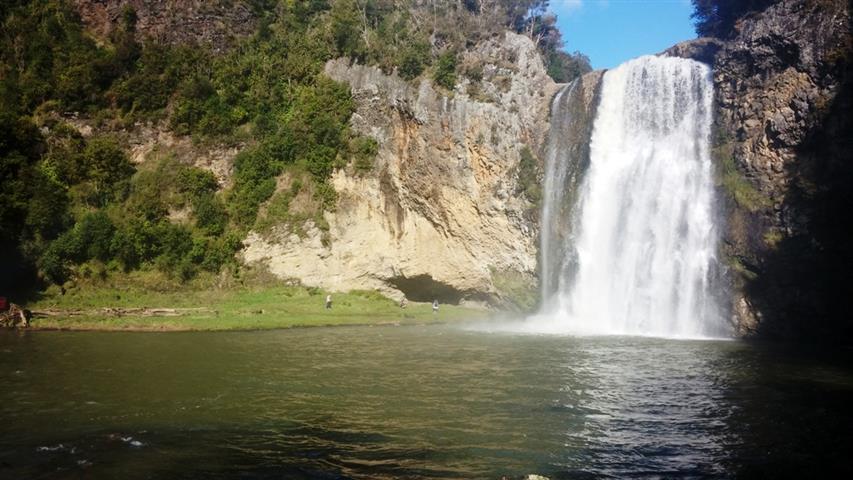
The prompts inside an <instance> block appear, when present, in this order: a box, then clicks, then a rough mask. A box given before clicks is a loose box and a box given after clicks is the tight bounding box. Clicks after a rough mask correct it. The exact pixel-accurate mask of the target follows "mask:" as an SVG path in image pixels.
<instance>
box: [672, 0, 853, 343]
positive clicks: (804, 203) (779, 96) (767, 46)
mask: <svg viewBox="0 0 853 480" xmlns="http://www.w3.org/2000/svg"><path fill="white" fill-rule="evenodd" d="M850 10H851V6H850V3H849V2H847V1H846V0H845V1H838V0H782V1H779V2H777V3H775V4H773V5H772V6H770V7H768V8H766V9H765V10H764V11H762V12H759V13H755V14H751V15H749V16H747V17H745V18H743V19H741V20H740V21H739V22H738V23H737V24H736V26H735V33H734V35H733V36H731V37H730V38H728V39H725V40H718V39H698V40H694V41H692V42H685V43H683V44H680V45H677V46H676V47H673V48H672V49H670V50H668V51H667V52H666V53H667V54H670V55H676V56H684V57H691V58H695V59H697V60H700V61H704V62H707V63H710V64H712V65H713V67H714V84H715V88H716V119H715V122H716V131H717V135H716V138H715V140H714V141H715V152H716V159H715V160H716V162H717V164H718V167H719V179H720V182H719V183H720V187H721V190H722V191H723V192H724V195H723V197H724V198H726V202H725V203H726V205H725V206H724V207H723V209H724V211H725V215H726V217H727V220H728V222H727V232H726V236H725V245H724V254H725V255H726V257H727V261H728V263H729V265H730V267H731V268H730V273H731V277H732V283H733V285H734V287H735V295H734V300H733V312H734V316H735V322H736V324H737V326H738V328H739V331H740V333H742V334H747V335H748V334H762V335H764V336H772V337H785V338H813V339H818V338H820V339H826V338H830V339H838V340H842V341H849V340H850V339H851V338H853V322H851V321H850V320H849V314H848V313H847V312H849V311H850V308H851V307H853V305H851V299H853V288H851V285H853V283H851V282H850V280H849V278H848V277H849V274H848V269H849V268H850V267H851V266H853V247H850V246H849V245H848V240H849V239H850V238H851V235H853V231H851V221H850V218H851V216H850V212H851V209H853V195H851V191H853V189H851V187H853V138H852V137H851V133H852V132H853V128H851V127H853V125H851V112H853V109H851V106H853V105H851V102H853V96H851V78H853V77H851V59H853V37H852V36H851V24H850Z"/></svg>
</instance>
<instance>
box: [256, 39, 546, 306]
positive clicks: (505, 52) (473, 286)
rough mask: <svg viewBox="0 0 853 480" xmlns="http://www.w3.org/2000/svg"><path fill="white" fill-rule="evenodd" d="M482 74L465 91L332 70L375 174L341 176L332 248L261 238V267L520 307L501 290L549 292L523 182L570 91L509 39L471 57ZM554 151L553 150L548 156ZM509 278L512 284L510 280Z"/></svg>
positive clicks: (311, 234) (527, 43) (530, 49)
mask: <svg viewBox="0 0 853 480" xmlns="http://www.w3.org/2000/svg"><path fill="white" fill-rule="evenodd" d="M461 63H462V65H473V66H475V67H476V68H479V69H481V71H482V80H480V81H479V82H476V83H474V82H473V81H472V80H470V79H467V78H464V77H460V82H459V83H458V84H457V86H456V88H455V90H454V91H453V92H448V91H444V90H442V89H440V88H438V87H436V86H434V85H433V84H432V83H431V82H430V81H429V80H421V81H420V82H418V83H410V82H406V81H405V80H403V79H401V78H399V77H398V76H396V75H394V74H392V75H386V74H385V73H383V72H382V71H381V70H379V69H378V68H374V67H366V66H361V65H353V64H351V63H350V62H349V61H347V60H345V59H337V60H332V61H330V62H328V63H327V64H326V69H325V73H326V74H327V75H328V76H330V77H331V78H333V79H335V80H338V81H341V82H346V83H348V84H349V85H350V86H351V87H352V93H353V96H354V98H355V100H356V102H357V112H356V113H355V114H354V115H353V118H352V120H351V122H352V126H353V128H354V130H356V131H357V132H359V133H361V134H363V135H366V136H369V137H372V138H374V139H376V140H377V141H378V143H379V153H378V155H377V158H376V164H375V167H374V169H373V171H372V172H371V173H369V174H367V175H363V176H359V175H356V174H352V173H347V171H345V170H340V171H338V172H336V173H335V174H334V176H333V179H332V182H333V185H334V187H335V190H336V191H337V192H338V196H339V200H338V204H337V208H336V210H335V211H334V212H333V213H326V220H327V221H328V223H329V237H328V240H329V241H327V242H325V244H324V242H323V241H322V234H321V232H320V230H319V229H317V228H316V227H314V226H313V224H311V223H310V222H309V223H308V225H307V226H306V227H307V228H305V230H306V232H307V234H306V235H305V236H304V237H302V238H300V237H299V236H296V235H288V234H280V235H275V234H274V235H271V236H268V238H264V237H262V236H261V235H259V234H250V236H249V238H248V239H247V241H246V242H245V243H246V245H247V246H246V248H245V250H244V253H243V255H244V259H245V260H246V261H247V262H262V263H264V264H266V265H267V266H268V268H269V269H270V270H271V271H272V272H273V273H274V274H276V275H278V276H280V277H283V278H284V277H290V278H295V279H298V280H299V281H301V282H302V283H304V284H307V285H316V286H321V287H324V288H329V289H333V290H349V289H361V288H377V289H380V290H383V291H384V292H386V293H388V294H391V295H392V296H397V297H399V296H401V295H403V294H405V295H407V296H408V298H409V299H411V300H415V301H429V300H432V299H433V298H438V299H439V300H442V301H449V302H457V301H467V302H477V303H488V304H490V305H503V306H506V305H507V304H512V303H513V301H512V299H511V298H510V295H509V294H508V293H507V292H506V291H502V290H501V288H500V286H499V285H504V284H506V283H508V282H507V281H506V280H507V279H511V281H510V282H509V283H512V284H514V285H516V286H517V285H522V286H523V287H525V288H530V289H532V288H535V284H536V281H535V272H536V253H537V249H536V238H537V223H536V217H537V215H538V208H537V207H536V206H535V205H533V204H532V203H531V201H530V200H529V199H528V198H526V197H525V195H523V194H522V191H521V186H520V185H519V182H518V164H519V159H520V153H519V152H520V150H521V149H522V147H523V146H525V145H527V146H529V147H530V149H531V150H532V151H534V152H540V153H541V150H542V145H543V141H544V138H545V135H546V133H547V131H548V123H547V122H548V105H549V103H550V99H551V97H552V95H553V94H554V93H555V91H556V90H557V85H555V84H554V83H553V82H552V81H551V79H550V78H549V77H548V76H547V74H546V72H545V68H544V66H543V64H542V60H541V58H540V56H539V53H538V52H537V50H536V47H535V45H534V44H533V42H532V41H531V40H530V39H528V38H527V37H524V36H521V35H516V34H513V33H506V35H505V36H504V37H502V38H496V39H492V40H490V41H487V42H485V43H483V44H481V45H479V46H478V47H476V48H474V49H472V50H470V51H469V52H467V53H466V54H464V56H463V58H462V62H461ZM540 156H541V155H540ZM496 280H498V281H496Z"/></svg>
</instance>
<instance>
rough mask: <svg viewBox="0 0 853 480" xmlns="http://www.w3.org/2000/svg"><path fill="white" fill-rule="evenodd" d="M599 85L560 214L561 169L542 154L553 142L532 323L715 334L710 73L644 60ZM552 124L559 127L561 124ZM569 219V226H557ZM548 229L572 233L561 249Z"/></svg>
mask: <svg viewBox="0 0 853 480" xmlns="http://www.w3.org/2000/svg"><path fill="white" fill-rule="evenodd" d="M602 81H603V84H602V85H601V97H600V98H601V99H600V103H599V105H598V108H597V112H596V115H595V121H594V124H593V129H592V134H591V138H590V140H589V166H588V168H587V169H586V172H585V173H584V176H583V179H582V181H581V182H580V184H579V190H578V192H577V198H576V200H575V204H574V206H573V207H572V208H570V209H568V210H567V209H566V208H559V207H558V205H560V202H561V201H563V198H564V195H565V194H564V193H558V192H557V191H555V190H561V189H563V188H564V177H565V168H566V167H565V166H561V165H556V164H552V163H554V162H556V163H559V162H560V155H559V154H557V153H553V152H551V151H550V150H551V149H552V147H553V148H557V149H558V148H559V142H558V141H555V140H553V139H551V140H550V141H549V142H550V143H549V145H550V147H549V151H548V152H547V153H548V155H547V157H546V179H545V192H544V194H545V202H544V206H543V212H542V222H543V227H542V257H541V258H542V264H541V274H542V285H543V288H542V293H543V311H542V312H541V314H540V315H539V316H538V317H537V321H540V322H541V321H546V320H544V319H547V321H548V322H550V324H551V325H553V326H557V327H558V328H560V329H563V330H565V331H573V332H582V333H596V334H598V333H601V334H631V335H655V336H676V337H701V336H714V335H720V334H721V333H722V325H723V323H724V322H722V321H721V313H720V309H719V307H718V302H717V300H716V298H715V290H716V288H715V285H714V281H713V279H714V277H715V271H716V254H717V239H718V236H719V231H718V228H717V226H716V224H715V215H714V214H713V205H714V185H713V176H712V166H711V159H710V151H709V148H710V147H709V141H710V130H711V107H712V101H713V86H712V83H711V76H710V70H709V68H708V67H707V66H705V65H703V64H701V63H698V62H695V61H692V60H686V59H679V58H666V57H653V56H647V57H641V58H638V59H635V60H632V61H629V62H627V63H625V64H623V65H621V66H619V67H618V68H616V69H614V70H610V71H608V72H607V73H605V75H604V78H603V80H602ZM571 88H572V87H571V86H570V87H568V88H567V89H566V90H564V91H563V92H561V94H560V95H561V97H562V96H564V95H571V93H572V90H571ZM560 102H561V98H559V97H558V98H556V99H555V105H559V104H560ZM552 115H553V112H552ZM568 122H569V123H571V119H568ZM554 123H555V124H556V125H560V124H563V127H565V123H566V119H564V118H562V117H560V118H557V119H556V122H554ZM550 133H551V135H557V136H560V135H562V133H561V132H560V131H554V129H553V128H552V131H551V132H550ZM552 153H553V154H552ZM564 163H565V162H564ZM574 163H575V164H577V163H578V162H577V160H576V159H575V162H574ZM567 212H570V213H571V217H572V218H570V219H568V220H566V219H565V218H564V217H563V218H558V216H559V215H561V214H562V215H565V214H566V213H567ZM555 225H563V226H564V227H561V228H563V229H564V230H563V231H566V230H565V229H566V228H568V231H569V233H568V234H564V235H562V237H561V238H562V244H560V245H559V246H558V245H554V243H555V239H557V238H558V237H559V235H557V234H555V232H554V231H553V229H554V228H555V227H554V226H555ZM565 226H568V227H565Z"/></svg>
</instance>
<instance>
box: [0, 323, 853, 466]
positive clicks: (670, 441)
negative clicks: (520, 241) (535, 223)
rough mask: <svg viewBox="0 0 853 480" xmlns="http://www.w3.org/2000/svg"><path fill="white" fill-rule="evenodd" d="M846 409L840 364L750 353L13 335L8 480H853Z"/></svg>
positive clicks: (776, 352)
mask: <svg viewBox="0 0 853 480" xmlns="http://www.w3.org/2000/svg"><path fill="white" fill-rule="evenodd" d="M851 407H853V369H851V368H850V366H849V364H848V362H846V361H845V359H844V358H843V357H841V356H839V355H836V354H832V355H830V354H828V353H827V352H805V351H802V350H792V349H790V348H781V347H774V346H762V345H758V346H756V345H750V344H747V343H743V342H736V341H675V340H660V339H646V338H631V337H598V338H595V337H571V336H555V335H522V334H510V333H495V332H488V331H483V330H476V329H465V328H460V327H453V326H441V325H433V326H421V327H417V326H412V327H390V326H389V327H340V328H315V329H296V330H281V331H259V332H209V333H162V334H160V333H144V334H143V333H110V332H103V333H98V332H76V333H75V332H11V331H2V332H0V478H4V479H5V478H9V479H30V478H32V479H40V478H128V479H131V478H380V479H381V478H501V477H504V476H506V477H508V478H514V477H520V476H523V475H526V474H530V473H537V474H541V475H545V476H548V477H550V478H552V479H557V478H738V477H739V478H816V477H815V475H818V478H821V477H823V478H825V477H830V476H831V477H835V476H847V478H853V475H851V472H853V468H851V467H850V466H849V465H848V458H849V457H850V455H849V454H850V452H853V448H851V446H853V440H851V435H853V413H851ZM839 478H841V477H839Z"/></svg>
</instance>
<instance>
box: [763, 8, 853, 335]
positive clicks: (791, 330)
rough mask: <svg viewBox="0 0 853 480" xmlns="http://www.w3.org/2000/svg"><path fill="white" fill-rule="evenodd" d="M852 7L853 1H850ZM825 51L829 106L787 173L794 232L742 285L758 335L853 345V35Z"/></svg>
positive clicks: (790, 221) (788, 213) (787, 205)
mask: <svg viewBox="0 0 853 480" xmlns="http://www.w3.org/2000/svg"><path fill="white" fill-rule="evenodd" d="M850 3H851V5H853V1H851V2H850ZM850 29H851V26H850V25H848V40H847V42H846V45H845V46H844V47H843V48H840V49H838V51H836V52H835V53H834V55H833V54H830V55H828V58H829V60H830V61H829V62H827V65H826V68H825V70H826V71H825V72H824V74H826V75H833V76H837V77H836V78H839V79H841V81H840V84H839V89H838V90H837V94H836V95H835V96H834V98H833V100H832V102H831V103H830V104H829V105H826V106H823V108H820V107H821V106H818V107H817V112H816V115H818V116H819V117H820V118H819V120H818V122H816V127H815V128H814V129H812V130H811V131H810V132H809V133H808V135H807V137H806V139H805V140H804V141H803V142H802V144H801V146H800V148H799V149H798V150H797V152H796V153H797V161H796V162H792V163H791V164H790V165H789V168H788V170H787V172H786V173H787V178H788V179H789V182H790V183H789V187H788V191H787V193H786V196H785V199H784V205H785V209H784V211H783V215H786V216H788V217H789V218H786V222H785V223H787V224H794V225H797V226H798V230H799V232H794V233H793V234H791V235H786V236H785V237H784V238H783V239H782V240H781V241H780V242H779V243H778V244H777V245H776V247H775V248H774V249H773V250H771V251H770V252H768V253H767V254H766V255H765V256H764V260H763V262H762V264H761V268H760V275H758V277H757V278H755V279H754V280H752V281H751V282H749V283H748V284H747V286H746V291H747V294H748V296H749V297H750V298H752V301H753V304H754V306H756V307H757V308H758V310H759V311H761V312H763V315H764V316H763V319H762V321H761V325H760V327H759V332H758V333H759V335H761V336H763V337H772V338H788V339H796V340H811V341H830V342H838V343H847V344H849V343H851V342H853V315H851V312H853V34H851V33H850Z"/></svg>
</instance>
